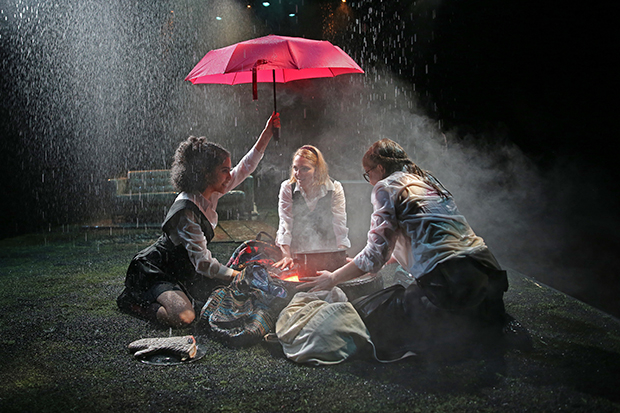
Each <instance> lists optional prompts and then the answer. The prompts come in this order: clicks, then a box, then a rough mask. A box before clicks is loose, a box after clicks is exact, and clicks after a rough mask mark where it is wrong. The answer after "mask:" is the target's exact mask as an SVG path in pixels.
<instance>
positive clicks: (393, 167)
mask: <svg viewBox="0 0 620 413" xmlns="http://www.w3.org/2000/svg"><path fill="white" fill-rule="evenodd" d="M362 163H365V164H367V165H368V166H374V165H381V166H383V168H384V169H385V173H386V176H389V175H391V174H393V173H394V172H398V171H403V172H408V173H410V174H413V175H417V176H419V177H420V178H421V179H422V180H423V181H424V182H426V183H427V184H429V185H430V186H432V187H433V188H434V189H435V190H436V191H437V193H438V194H439V195H440V196H442V197H446V196H451V194H450V191H448V190H447V189H446V188H445V187H444V186H443V185H442V184H441V182H439V180H437V178H435V177H434V176H433V175H432V174H431V173H430V172H429V171H425V170H423V169H422V168H420V167H419V166H418V165H416V164H415V163H414V162H413V161H412V160H411V159H410V158H409V156H408V155H407V152H405V150H404V149H403V147H402V146H400V145H399V144H398V143H396V142H394V141H393V140H391V139H387V138H385V139H381V140H379V141H377V142H375V143H373V144H372V145H371V146H370V148H368V150H367V151H366V153H365V154H364V157H363V158H362Z"/></svg>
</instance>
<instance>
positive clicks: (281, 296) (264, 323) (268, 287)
mask: <svg viewBox="0 0 620 413" xmlns="http://www.w3.org/2000/svg"><path fill="white" fill-rule="evenodd" d="M293 295H294V291H289V290H287V287H286V286H285V285H284V284H283V283H282V282H280V281H279V280H277V279H275V278H272V277H271V276H270V275H269V272H268V271H267V270H266V269H265V267H263V266H262V265H259V264H252V265H250V264H247V265H246V266H245V268H243V270H241V273H239V275H237V276H236V277H235V278H234V279H233V281H232V282H231V283H230V285H228V286H226V287H222V288H218V289H216V290H215V291H213V293H211V296H210V297H209V299H208V300H207V302H206V303H205V305H204V307H203V308H202V311H201V313H200V318H201V320H203V321H205V322H206V323H207V324H208V328H209V330H210V331H211V333H212V334H213V336H215V337H216V338H219V339H221V340H223V341H224V342H226V343H227V344H230V345H232V346H249V345H253V344H256V343H258V342H260V341H261V340H262V339H263V337H264V336H265V335H266V334H268V333H270V332H271V331H273V330H274V328H275V323H276V320H277V318H278V314H280V311H282V309H283V308H284V307H285V306H286V305H287V304H288V302H289V301H290V299H291V298H292V297H293Z"/></svg>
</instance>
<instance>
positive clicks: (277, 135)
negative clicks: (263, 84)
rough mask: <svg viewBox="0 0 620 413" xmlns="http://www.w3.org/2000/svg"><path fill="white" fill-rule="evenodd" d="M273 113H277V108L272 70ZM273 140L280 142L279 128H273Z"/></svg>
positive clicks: (274, 75)
mask: <svg viewBox="0 0 620 413" xmlns="http://www.w3.org/2000/svg"><path fill="white" fill-rule="evenodd" d="M273 113H278V107H277V106H276V70H275V69H273ZM273 139H275V141H276V142H277V141H279V140H280V128H276V127H274V128H273Z"/></svg>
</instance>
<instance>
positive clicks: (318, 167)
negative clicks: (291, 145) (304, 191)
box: [289, 145, 329, 186]
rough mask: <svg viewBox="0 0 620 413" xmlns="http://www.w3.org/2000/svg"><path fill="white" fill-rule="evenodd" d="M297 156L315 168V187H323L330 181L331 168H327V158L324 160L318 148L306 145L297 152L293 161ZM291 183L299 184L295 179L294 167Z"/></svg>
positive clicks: (313, 183)
mask: <svg viewBox="0 0 620 413" xmlns="http://www.w3.org/2000/svg"><path fill="white" fill-rule="evenodd" d="M297 156H300V157H302V158H305V159H307V160H308V161H310V163H312V166H314V181H313V182H312V185H313V186H318V185H323V184H324V183H326V182H327V181H328V180H329V168H328V166H327V162H325V158H323V154H322V153H321V151H320V150H318V148H316V147H314V146H312V145H304V146H302V147H300V148H299V149H297V150H296V151H295V154H294V155H293V159H295V158H296V157H297ZM289 182H290V183H297V179H295V171H294V170H293V166H292V165H291V178H290V180H289Z"/></svg>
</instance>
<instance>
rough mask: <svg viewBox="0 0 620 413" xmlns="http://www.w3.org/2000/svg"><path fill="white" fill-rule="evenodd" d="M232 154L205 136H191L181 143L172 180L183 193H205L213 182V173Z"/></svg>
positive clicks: (174, 164)
mask: <svg viewBox="0 0 620 413" xmlns="http://www.w3.org/2000/svg"><path fill="white" fill-rule="evenodd" d="M229 157H230V152H228V151H227V150H226V149H224V148H223V147H222V146H220V145H218V144H217V143H213V142H209V141H207V138H205V137H204V136H201V137H198V138H197V137H195V136H190V137H189V138H187V139H186V140H185V141H183V142H181V144H180V145H179V147H178V148H177V150H176V152H175V154H174V162H173V163H172V171H171V174H170V179H171V180H172V185H173V186H174V188H175V189H176V190H177V191H179V192H181V191H183V192H200V193H202V192H204V191H205V189H207V187H208V186H209V185H210V184H211V183H212V182H213V172H214V171H215V169H216V168H217V167H218V166H220V165H221V164H222V163H223V162H224V161H225V160H226V159H227V158H229Z"/></svg>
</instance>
